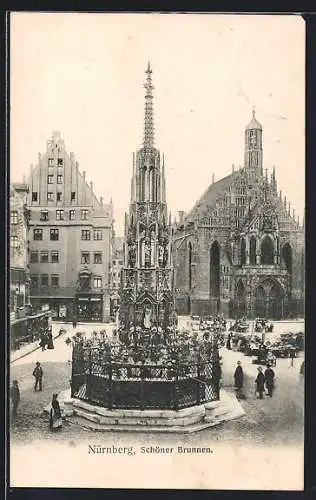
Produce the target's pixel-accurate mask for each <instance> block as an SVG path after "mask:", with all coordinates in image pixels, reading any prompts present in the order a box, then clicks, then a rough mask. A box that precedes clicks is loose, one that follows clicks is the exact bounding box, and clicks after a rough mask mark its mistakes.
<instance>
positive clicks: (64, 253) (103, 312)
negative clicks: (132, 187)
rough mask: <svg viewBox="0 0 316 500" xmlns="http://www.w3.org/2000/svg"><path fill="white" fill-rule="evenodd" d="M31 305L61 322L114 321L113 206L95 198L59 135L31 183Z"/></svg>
mask: <svg viewBox="0 0 316 500" xmlns="http://www.w3.org/2000/svg"><path fill="white" fill-rule="evenodd" d="M28 183H29V194H28V208H29V209H30V211H31V218H30V234H29V249H30V274H31V301H32V304H34V305H35V306H36V307H43V306H44V305H47V304H48V305H49V306H50V308H52V309H54V311H55V315H56V316H57V317H59V318H60V319H69V320H71V319H73V318H76V319H77V321H98V322H99V321H105V320H107V319H108V318H109V316H110V289H109V288H110V271H111V261H112V233H113V206H112V202H110V203H109V204H104V203H103V199H102V198H100V200H99V199H98V198H97V197H96V195H95V194H94V191H93V184H92V182H90V184H88V183H87V181H86V173H85V171H83V172H82V173H81V172H80V171H79V166H78V162H76V161H75V156H74V154H73V153H70V154H68V153H67V151H66V149H65V143H64V141H63V140H62V139H61V137H60V134H59V132H53V134H52V137H51V139H49V140H48V142H47V148H46V152H45V154H44V155H43V156H42V155H40V154H39V156H38V163H37V165H36V166H35V167H34V168H33V167H31V174H30V178H29V182H28Z"/></svg>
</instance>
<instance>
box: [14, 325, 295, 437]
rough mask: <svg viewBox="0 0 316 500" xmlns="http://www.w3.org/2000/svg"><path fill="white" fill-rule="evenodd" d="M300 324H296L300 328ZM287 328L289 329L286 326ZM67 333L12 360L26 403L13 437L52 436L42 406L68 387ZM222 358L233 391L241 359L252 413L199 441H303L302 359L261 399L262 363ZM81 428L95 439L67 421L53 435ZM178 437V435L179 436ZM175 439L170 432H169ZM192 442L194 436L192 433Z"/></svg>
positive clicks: (280, 369) (281, 372) (285, 362)
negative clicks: (38, 378)
mask: <svg viewBox="0 0 316 500" xmlns="http://www.w3.org/2000/svg"><path fill="white" fill-rule="evenodd" d="M296 328H297V326H296ZM292 330H293V327H292ZM286 331H288V328H287V329H286ZM67 336H68V334H65V335H63V336H62V337H60V338H58V339H57V340H55V349H54V350H51V351H49V350H47V351H44V352H42V351H41V350H37V351H35V352H33V353H31V354H29V355H27V356H25V357H24V358H22V359H20V360H17V361H16V362H14V363H12V364H11V380H12V379H17V380H18V381H19V385H20V390H21V396H22V400H21V404H20V408H19V415H18V418H17V420H16V422H15V424H13V427H12V433H11V439H12V441H13V442H26V441H29V442H30V441H32V440H34V439H37V438H41V439H42V438H47V439H49V438H50V437H51V434H50V432H49V430H48V425H47V421H45V420H44V419H43V418H42V417H41V416H40V414H41V412H42V409H43V407H44V406H45V405H47V404H48V403H49V402H50V399H51V395H52V393H53V392H60V391H62V390H64V389H66V388H67V387H69V378H70V366H71V365H70V363H69V359H70V356H71V348H69V347H67V346H66V344H65V339H66V338H67ZM221 355H222V358H223V366H222V371H223V380H222V382H223V386H224V387H225V389H227V390H231V391H233V387H232V384H233V372H234V369H235V366H236V362H237V361H238V360H240V361H241V362H242V365H243V369H244V374H245V394H246V396H247V399H246V400H245V401H242V405H243V407H244V409H245V410H246V414H247V416H246V417H244V418H242V419H239V420H236V421H232V422H227V423H225V424H224V425H221V426H219V427H218V428H215V429H211V430H206V431H202V432H200V433H199V434H198V435H196V438H193V439H194V440H195V439H196V440H197V441H199V440H200V439H201V437H202V439H203V438H204V435H205V434H208V435H209V434H211V436H212V439H216V441H221V440H223V441H227V440H232V441H234V442H235V441H241V442H243V443H244V442H245V441H250V442H251V443H253V442H257V443H261V444H266V443H271V442H272V443H274V444H277V443H287V444H289V442H293V443H296V442H300V441H301V439H302V436H303V405H304V394H303V381H302V378H301V377H300V375H299V368H300V365H301V362H302V358H298V359H296V360H295V361H294V367H291V366H290V360H289V359H279V360H278V361H277V366H276V368H275V372H276V377H277V378H276V391H275V393H274V396H273V398H272V399H270V398H265V399H263V400H262V401H261V400H258V399H255V397H254V379H255V377H256V373H257V365H254V364H252V358H250V357H247V356H244V355H243V354H241V353H237V352H234V351H228V350H227V349H226V348H222V349H221ZM36 361H40V362H41V363H42V367H43V370H44V389H43V392H42V393H40V392H34V391H33V383H34V381H33V377H32V371H33V368H34V366H35V363H36ZM78 432H79V433H80V434H83V436H84V437H85V438H87V439H90V436H89V434H90V433H89V432H88V431H82V430H81V429H80V430H79V431H78V429H77V428H74V427H73V426H70V425H67V424H66V425H65V428H64V430H63V432H62V433H61V434H59V435H58V436H57V435H55V436H54V439H60V440H64V439H67V440H68V439H71V437H72V436H78ZM175 439H179V438H178V437H176V438H175ZM168 440H169V441H170V436H168ZM190 440H192V436H191V437H190Z"/></svg>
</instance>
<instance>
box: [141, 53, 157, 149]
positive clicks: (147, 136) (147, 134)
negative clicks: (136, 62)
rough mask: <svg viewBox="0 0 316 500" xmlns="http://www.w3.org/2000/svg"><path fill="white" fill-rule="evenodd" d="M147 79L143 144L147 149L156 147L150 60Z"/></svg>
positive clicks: (145, 85)
mask: <svg viewBox="0 0 316 500" xmlns="http://www.w3.org/2000/svg"><path fill="white" fill-rule="evenodd" d="M145 73H146V81H145V84H144V88H145V89H146V93H145V119H144V142H143V146H144V148H145V149H152V148H153V147H154V142H155V138H154V135H155V134H154V111H153V89H154V86H153V84H152V79H151V75H152V69H151V66H150V62H149V61H148V66H147V69H146V72H145Z"/></svg>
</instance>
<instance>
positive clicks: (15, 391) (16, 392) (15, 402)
mask: <svg viewBox="0 0 316 500" xmlns="http://www.w3.org/2000/svg"><path fill="white" fill-rule="evenodd" d="M10 398H11V404H12V407H11V415H12V418H15V417H16V416H17V411H18V406H19V403H20V399H21V396H20V389H19V384H18V381H17V380H13V382H12V386H11V389H10Z"/></svg>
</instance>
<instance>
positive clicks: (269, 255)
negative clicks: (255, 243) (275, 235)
mask: <svg viewBox="0 0 316 500" xmlns="http://www.w3.org/2000/svg"><path fill="white" fill-rule="evenodd" d="M273 263H274V246H273V241H272V239H271V238H270V236H268V235H266V236H264V238H263V240H262V242H261V264H263V265H272V264H273Z"/></svg>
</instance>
